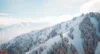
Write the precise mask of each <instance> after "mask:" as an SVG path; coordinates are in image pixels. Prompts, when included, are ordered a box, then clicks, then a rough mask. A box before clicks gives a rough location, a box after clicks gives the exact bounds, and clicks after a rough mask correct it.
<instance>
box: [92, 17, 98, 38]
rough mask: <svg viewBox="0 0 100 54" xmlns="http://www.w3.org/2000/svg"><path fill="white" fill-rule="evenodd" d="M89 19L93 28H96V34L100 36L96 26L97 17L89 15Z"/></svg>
mask: <svg viewBox="0 0 100 54" xmlns="http://www.w3.org/2000/svg"><path fill="white" fill-rule="evenodd" d="M90 20H91V22H92V24H93V26H94V28H96V34H97V35H98V36H100V32H99V28H98V21H97V19H96V18H95V17H91V18H90Z"/></svg>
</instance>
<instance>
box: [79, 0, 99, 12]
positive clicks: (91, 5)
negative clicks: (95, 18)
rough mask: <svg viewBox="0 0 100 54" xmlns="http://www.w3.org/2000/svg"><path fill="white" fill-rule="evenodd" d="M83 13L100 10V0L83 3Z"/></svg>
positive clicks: (81, 9) (81, 10)
mask: <svg viewBox="0 0 100 54" xmlns="http://www.w3.org/2000/svg"><path fill="white" fill-rule="evenodd" d="M80 12H81V13H88V12H100V0H91V1H90V2H87V3H85V4H83V5H82V7H81V8H80Z"/></svg>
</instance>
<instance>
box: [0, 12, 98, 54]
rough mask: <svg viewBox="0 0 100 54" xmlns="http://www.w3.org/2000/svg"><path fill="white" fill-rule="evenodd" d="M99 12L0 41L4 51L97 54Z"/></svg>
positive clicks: (45, 53)
mask: <svg viewBox="0 0 100 54" xmlns="http://www.w3.org/2000/svg"><path fill="white" fill-rule="evenodd" d="M99 23H100V13H92V12H90V13H87V14H82V15H81V16H78V17H74V18H73V19H72V20H70V21H66V22H62V23H60V24H57V25H55V26H52V27H48V28H45V29H42V30H37V31H31V32H29V33H25V34H22V35H19V36H17V37H15V38H14V39H11V40H10V41H8V42H7V43H4V44H1V46H0V49H1V50H4V51H7V52H8V54H100V24H99Z"/></svg>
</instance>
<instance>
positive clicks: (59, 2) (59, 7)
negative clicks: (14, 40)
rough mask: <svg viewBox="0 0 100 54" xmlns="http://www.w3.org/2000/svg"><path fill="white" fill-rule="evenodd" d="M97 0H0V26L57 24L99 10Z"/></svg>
mask: <svg viewBox="0 0 100 54" xmlns="http://www.w3.org/2000/svg"><path fill="white" fill-rule="evenodd" d="M98 1H99V0H0V24H2V25H4V24H13V23H18V22H29V21H31V22H45V23H47V22H48V23H51V24H53V23H59V22H62V21H66V20H69V19H71V18H72V17H73V16H75V15H77V14H79V13H87V12H88V11H90V12H91V11H95V10H100V9H99V3H100V2H98ZM95 7H96V8H95Z"/></svg>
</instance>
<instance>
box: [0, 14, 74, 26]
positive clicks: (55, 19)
mask: <svg viewBox="0 0 100 54" xmlns="http://www.w3.org/2000/svg"><path fill="white" fill-rule="evenodd" d="M70 19H72V16H71V15H61V16H47V17H44V18H12V17H2V16H1V17H0V25H12V24H17V23H21V22H32V23H50V25H54V24H57V23H61V22H63V21H67V20H70Z"/></svg>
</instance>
